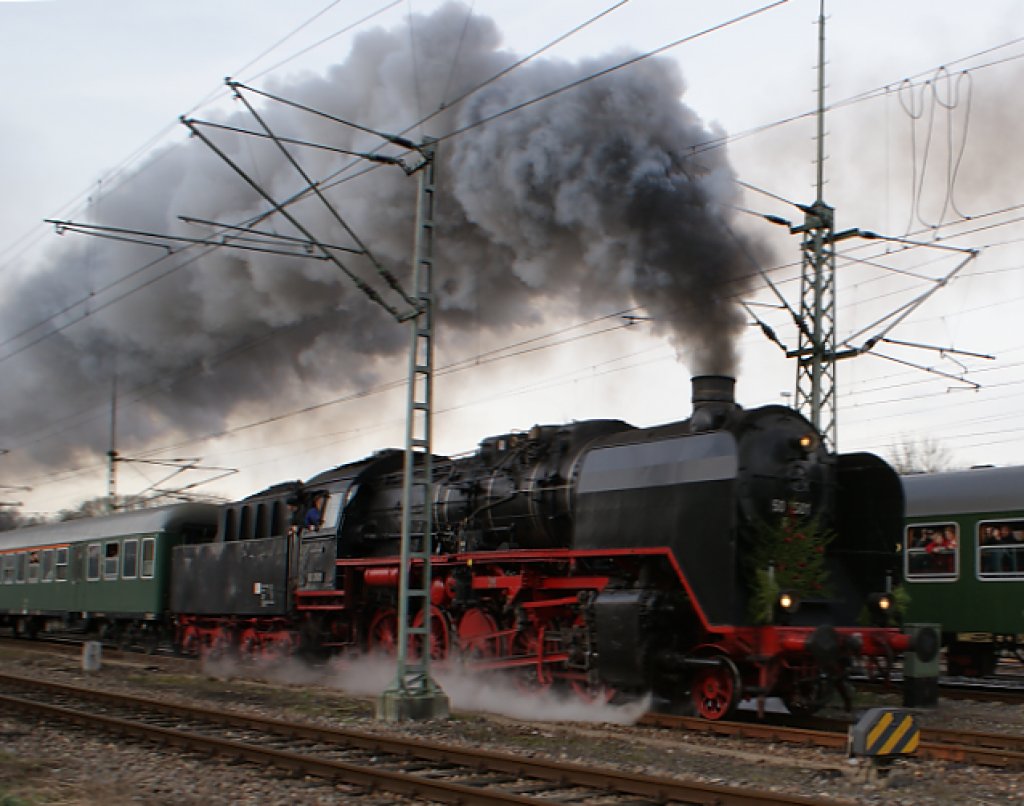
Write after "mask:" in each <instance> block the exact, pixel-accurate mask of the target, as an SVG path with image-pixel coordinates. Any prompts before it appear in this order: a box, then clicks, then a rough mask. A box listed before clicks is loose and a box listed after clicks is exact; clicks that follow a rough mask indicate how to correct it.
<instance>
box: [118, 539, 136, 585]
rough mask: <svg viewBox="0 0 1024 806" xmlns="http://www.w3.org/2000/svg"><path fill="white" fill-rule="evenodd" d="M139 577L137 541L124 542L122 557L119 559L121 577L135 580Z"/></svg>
mask: <svg viewBox="0 0 1024 806" xmlns="http://www.w3.org/2000/svg"><path fill="white" fill-rule="evenodd" d="M138 575H139V541H138V540H125V541H124V556H123V557H122V558H121V576H122V577H124V578H125V579H135V577H137V576H138Z"/></svg>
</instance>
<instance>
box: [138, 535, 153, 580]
mask: <svg viewBox="0 0 1024 806" xmlns="http://www.w3.org/2000/svg"><path fill="white" fill-rule="evenodd" d="M155 567H156V538H155V537H145V538H143V539H142V568H141V569H140V572H139V576H141V577H142V578H143V579H152V578H153V569H154V568H155Z"/></svg>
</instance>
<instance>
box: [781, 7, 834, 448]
mask: <svg viewBox="0 0 1024 806" xmlns="http://www.w3.org/2000/svg"><path fill="white" fill-rule="evenodd" d="M817 140H818V143H817V145H818V153H817V192H818V195H817V200H816V201H815V202H814V204H812V205H811V206H810V207H804V208H802V209H803V211H804V223H803V224H802V225H801V226H798V227H793V228H792V229H791V232H793V233H801V234H802V235H803V241H802V242H801V246H800V248H801V253H802V259H801V275H800V314H799V323H800V340H799V343H798V347H797V350H796V351H795V352H793V353H790V354H789V355H790V356H791V357H795V358H796V359H797V364H796V395H795V397H794V403H795V404H796V408H797V410H798V411H801V412H803V413H804V414H805V415H806V416H807V418H808V419H809V420H810V421H811V423H812V424H813V425H814V427H815V428H816V429H817V430H818V433H819V434H821V436H822V438H823V439H824V440H825V442H826V444H827V445H828V446H829V447H830V448H831V449H832V450H837V447H838V439H839V434H838V424H837V415H836V368H835V361H836V254H835V241H836V236H835V229H834V224H835V210H834V209H833V208H832V207H829V205H827V204H825V202H824V201H823V200H822V198H823V196H824V193H825V0H821V3H820V11H819V15H818V137H817Z"/></svg>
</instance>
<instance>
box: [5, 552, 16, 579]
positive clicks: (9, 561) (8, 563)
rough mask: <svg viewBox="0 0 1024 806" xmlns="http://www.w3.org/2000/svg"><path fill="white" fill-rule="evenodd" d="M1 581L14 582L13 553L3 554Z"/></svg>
mask: <svg viewBox="0 0 1024 806" xmlns="http://www.w3.org/2000/svg"><path fill="white" fill-rule="evenodd" d="M3 582H4V584H5V585H10V584H12V583H13V582H14V555H13V554H5V555H4V556H3Z"/></svg>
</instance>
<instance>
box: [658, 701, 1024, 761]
mask: <svg viewBox="0 0 1024 806" xmlns="http://www.w3.org/2000/svg"><path fill="white" fill-rule="evenodd" d="M639 724H641V725H648V726H658V727H663V728H670V729H673V730H686V731H692V732H695V733H707V734H712V735H719V736H737V737H743V738H750V739H759V740H762V741H771V742H786V743H789V744H802V745H812V746H816V747H822V748H831V749H845V748H846V747H847V743H848V731H849V727H850V723H849V722H843V721H839V720H807V721H806V724H807V725H814V726H815V727H794V726H791V725H779V724H772V723H768V722H760V721H749V722H747V721H721V722H709V721H708V720H706V719H698V718H696V717H684V716H673V715H668V714H655V713H650V714H646V715H645V716H644V717H642V718H641V720H640V723H639ZM917 756H919V757H921V758H930V759H936V760H940V761H958V762H965V763H970V764H983V765H985V766H988V767H999V768H1004V769H1024V736H1020V735H1015V734H1008V733H982V732H978V731H962V730H943V729H938V728H922V729H921V742H920V744H919V746H918V749H917Z"/></svg>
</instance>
